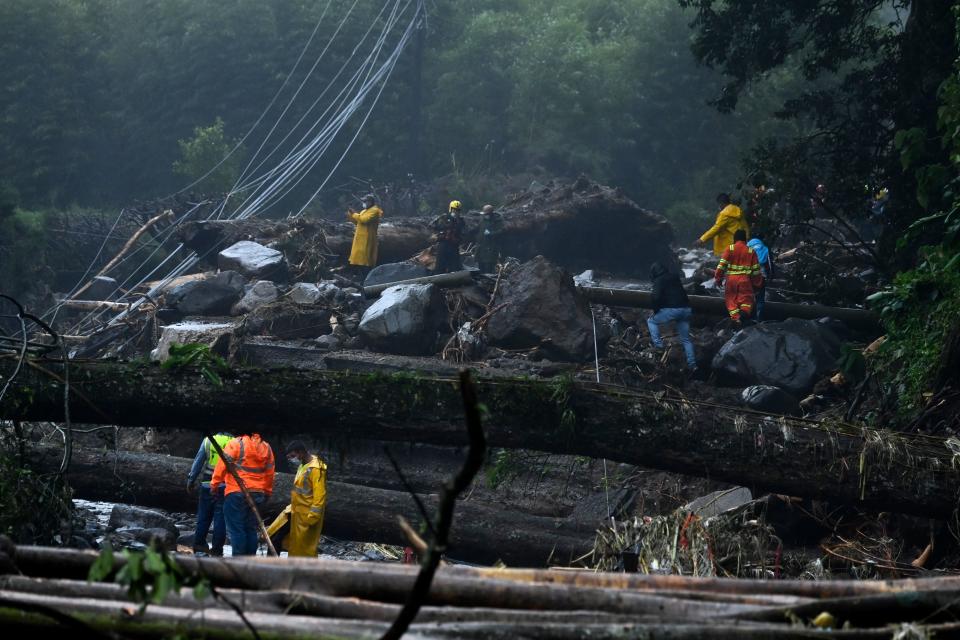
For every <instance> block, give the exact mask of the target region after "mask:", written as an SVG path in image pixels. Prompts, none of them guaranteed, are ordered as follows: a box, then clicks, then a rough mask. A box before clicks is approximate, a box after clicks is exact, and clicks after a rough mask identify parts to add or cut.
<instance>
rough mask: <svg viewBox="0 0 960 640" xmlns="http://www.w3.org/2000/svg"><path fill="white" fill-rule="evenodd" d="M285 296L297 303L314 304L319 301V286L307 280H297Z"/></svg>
mask: <svg viewBox="0 0 960 640" xmlns="http://www.w3.org/2000/svg"><path fill="white" fill-rule="evenodd" d="M287 297H288V298H290V300H292V301H293V302H296V303H297V304H316V303H317V302H319V301H320V298H321V295H320V288H319V287H318V286H317V285H315V284H311V283H309V282H298V283H296V284H295V285H293V286H292V287H290V291H288V292H287Z"/></svg>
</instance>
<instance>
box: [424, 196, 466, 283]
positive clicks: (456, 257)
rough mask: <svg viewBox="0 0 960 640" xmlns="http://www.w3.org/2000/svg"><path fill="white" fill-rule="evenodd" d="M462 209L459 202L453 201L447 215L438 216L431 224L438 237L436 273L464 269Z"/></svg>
mask: <svg viewBox="0 0 960 640" xmlns="http://www.w3.org/2000/svg"><path fill="white" fill-rule="evenodd" d="M462 208H463V205H462V204H461V202H460V201H459V200H453V201H451V202H450V206H449V207H448V209H447V213H446V214H443V215H440V216H437V218H436V219H435V220H434V221H433V222H432V223H431V224H430V226H431V228H432V229H433V230H434V232H435V233H436V236H437V264H436V267H435V268H434V273H450V272H451V271H460V270H461V269H463V264H462V263H461V262H460V242H462V241H463V218H461V217H460V210H461V209H462Z"/></svg>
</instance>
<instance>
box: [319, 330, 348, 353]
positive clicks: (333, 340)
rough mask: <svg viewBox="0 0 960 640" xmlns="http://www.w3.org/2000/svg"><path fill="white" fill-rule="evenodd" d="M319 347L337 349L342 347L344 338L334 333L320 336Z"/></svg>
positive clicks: (328, 349) (326, 349) (329, 349)
mask: <svg viewBox="0 0 960 640" xmlns="http://www.w3.org/2000/svg"><path fill="white" fill-rule="evenodd" d="M316 343H317V347H318V348H320V349H322V350H324V351H336V350H337V349H339V348H340V345H341V344H342V340H341V338H340V336H337V335H335V334H333V333H331V334H328V335H325V336H320V337H319V338H317V339H316Z"/></svg>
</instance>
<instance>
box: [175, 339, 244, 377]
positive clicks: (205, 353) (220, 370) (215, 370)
mask: <svg viewBox="0 0 960 640" xmlns="http://www.w3.org/2000/svg"><path fill="white" fill-rule="evenodd" d="M160 366H161V368H163V369H164V370H167V371H170V370H177V369H183V368H184V367H196V368H198V369H200V373H201V374H203V377H204V378H206V379H207V380H209V381H210V384H212V385H213V386H215V387H222V386H223V379H222V378H221V377H220V374H224V373H227V372H228V371H230V366H229V365H228V364H227V361H226V360H224V359H223V358H221V357H220V356H219V355H217V354H216V353H214V352H213V351H212V350H211V349H210V347H209V345H205V344H199V343H196V342H188V343H186V344H172V345H170V357H169V358H167V359H166V360H164V361H163V364H162V365H160Z"/></svg>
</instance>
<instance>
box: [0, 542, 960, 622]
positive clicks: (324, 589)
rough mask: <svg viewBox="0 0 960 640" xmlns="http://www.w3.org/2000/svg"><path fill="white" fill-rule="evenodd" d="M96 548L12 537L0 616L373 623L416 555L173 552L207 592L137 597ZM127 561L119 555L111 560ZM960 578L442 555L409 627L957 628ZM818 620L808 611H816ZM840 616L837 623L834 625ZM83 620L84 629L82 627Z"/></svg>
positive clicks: (397, 601) (394, 601) (385, 615)
mask: <svg viewBox="0 0 960 640" xmlns="http://www.w3.org/2000/svg"><path fill="white" fill-rule="evenodd" d="M96 558H97V555H96V554H95V553H93V552H82V551H71V550H60V549H49V548H42V547H20V548H17V549H16V550H15V553H14V555H13V559H14V561H15V564H16V573H13V574H11V575H6V576H3V577H0V621H2V623H3V624H4V625H5V628H16V629H17V630H18V631H20V632H21V633H26V632H30V631H32V630H34V629H37V628H39V627H50V626H54V625H59V624H64V623H65V622H67V621H69V622H70V624H71V625H72V626H74V630H76V629H79V630H80V633H81V636H83V637H93V636H94V634H96V633H100V634H103V633H104V632H119V633H123V634H125V635H133V636H136V637H165V636H168V635H170V633H171V631H172V630H173V629H176V630H177V631H179V632H180V633H187V634H189V635H201V634H202V635H204V637H213V638H219V637H236V635H240V634H244V635H245V634H248V633H250V628H251V627H252V628H253V629H255V630H256V632H257V633H259V634H263V635H276V636H282V637H301V636H308V635H309V636H311V637H316V636H317V634H328V635H330V636H337V637H344V638H370V637H377V636H379V635H381V634H382V633H383V631H384V630H385V629H386V628H387V627H388V625H389V621H390V620H391V619H392V617H393V616H394V615H396V613H397V612H398V611H399V609H400V606H401V603H402V602H403V601H404V599H405V598H406V595H407V593H408V591H409V589H410V588H411V586H412V585H413V582H414V580H415V578H416V568H415V567H407V566H402V565H390V564H379V563H362V564H360V563H350V562H342V561H324V560H308V559H276V558H251V559H212V558H194V557H192V556H177V557H174V558H173V560H174V562H175V563H176V565H177V566H178V568H179V569H180V571H182V572H183V573H184V574H186V575H197V576H204V577H205V578H206V579H207V580H209V583H210V584H211V585H212V586H213V587H214V591H215V593H216V595H215V596H207V597H205V598H204V599H202V600H199V601H197V600H196V599H194V598H192V597H191V596H190V594H189V592H188V591H182V592H180V593H171V594H169V595H167V597H166V598H165V599H164V600H163V601H162V602H160V603H158V604H151V605H149V606H147V607H146V608H145V609H144V610H139V609H138V608H137V607H135V606H132V604H131V602H130V600H129V599H128V598H127V597H126V592H125V590H124V589H122V588H120V587H118V586H116V585H113V584H99V583H94V584H91V583H88V582H86V581H85V578H86V576H87V574H88V572H89V570H90V567H91V565H92V564H93V562H94V561H95V560H96ZM124 562H125V560H124V559H118V564H117V565H116V568H119V567H120V566H122V565H123V563H124ZM958 603H960V578H956V577H945V578H935V579H926V580H900V581H882V582H881V581H878V582H855V581H836V582H807V581H769V582H767V581H753V580H729V579H698V578H685V577H680V576H637V575H625V574H603V573H600V574H598V573H591V572H579V571H577V572H572V571H556V570H553V571H543V570H541V571H530V570H507V569H475V568H467V567H442V568H441V569H440V570H439V571H438V572H437V575H436V577H435V579H434V582H433V586H432V588H431V590H430V593H429V595H428V596H427V599H426V602H425V603H424V604H425V606H424V607H423V608H422V609H421V612H420V616H419V617H418V619H417V621H416V622H415V623H414V625H412V626H411V628H410V630H409V637H411V638H492V637H493V638H531V639H539V638H581V637H591V638H775V639H776V638H806V637H810V638H814V637H823V635H824V632H825V631H829V630H830V629H834V630H835V631H834V633H835V634H836V635H837V636H838V637H844V638H890V637H891V635H892V633H893V631H892V628H896V627H902V626H904V625H906V624H911V625H912V630H913V632H914V633H917V634H920V635H916V636H911V637H931V635H927V634H936V635H937V637H946V636H948V635H950V634H953V633H956V632H958V631H960V623H957V622H955V620H956V614H957V613H960V604H958ZM815 621H816V622H815ZM841 626H843V630H842V631H841V630H840V627H841ZM84 632H85V633H84Z"/></svg>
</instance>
